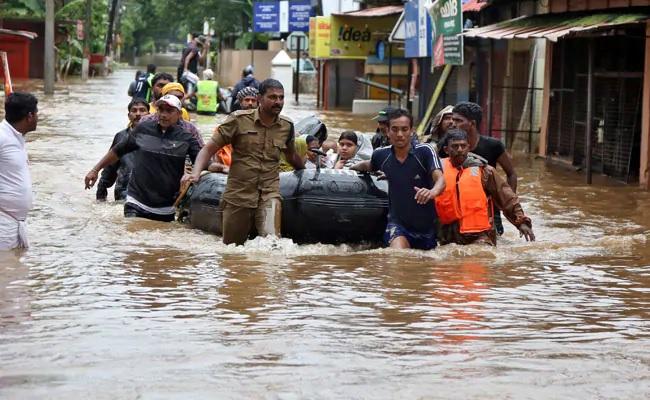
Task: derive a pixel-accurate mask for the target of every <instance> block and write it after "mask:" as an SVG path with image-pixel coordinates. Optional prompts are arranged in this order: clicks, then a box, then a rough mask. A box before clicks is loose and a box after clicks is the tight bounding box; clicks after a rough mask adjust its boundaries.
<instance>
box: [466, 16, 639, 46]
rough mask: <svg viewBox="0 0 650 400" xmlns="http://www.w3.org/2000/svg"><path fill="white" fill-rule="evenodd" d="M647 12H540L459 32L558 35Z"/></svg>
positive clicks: (605, 25)
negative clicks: (589, 13)
mask: <svg viewBox="0 0 650 400" xmlns="http://www.w3.org/2000/svg"><path fill="white" fill-rule="evenodd" d="M648 18H650V13H625V12H621V13H611V12H609V13H598V14H591V15H585V14H579V15H576V14H543V15H535V16H532V17H520V18H516V19H511V20H508V21H504V22H499V23H496V24H493V25H488V26H484V27H481V28H474V29H470V30H468V31H466V32H463V36H465V37H477V38H485V39H548V40H550V41H552V42H557V40H558V39H560V38H563V37H566V36H571V35H577V34H580V33H586V32H591V31H596V30H601V29H607V28H613V27H618V26H623V25H631V24H637V23H641V22H645V21H646V20H648Z"/></svg>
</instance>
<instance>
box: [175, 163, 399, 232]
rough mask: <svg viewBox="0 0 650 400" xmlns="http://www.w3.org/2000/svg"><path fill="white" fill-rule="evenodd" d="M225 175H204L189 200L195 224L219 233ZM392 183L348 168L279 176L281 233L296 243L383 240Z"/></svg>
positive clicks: (189, 211) (187, 203)
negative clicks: (220, 207) (220, 203)
mask: <svg viewBox="0 0 650 400" xmlns="http://www.w3.org/2000/svg"><path fill="white" fill-rule="evenodd" d="M227 179H228V176H227V175H224V174H219V173H210V174H205V175H203V176H202V177H201V180H200V181H199V182H198V183H197V184H195V185H194V188H193V190H192V192H191V194H190V195H189V198H188V199H187V201H186V202H185V210H184V211H185V213H186V214H188V217H189V218H187V220H189V223H190V225H191V226H192V227H194V228H198V229H201V230H204V231H207V232H212V233H216V234H218V235H221V211H220V210H219V201H220V200H221V196H222V194H223V192H224V190H225V188H226V181H227ZM387 190H388V185H387V184H386V182H385V181H378V180H377V178H376V177H374V176H371V175H368V174H359V173H356V172H354V171H349V170H333V169H320V170H315V169H306V170H301V171H295V172H283V173H281V174H280V192H281V194H282V236H283V237H287V238H290V239H292V240H293V241H295V242H297V243H317V242H320V243H332V244H336V243H359V242H379V241H380V240H381V238H382V235H383V232H384V229H385V227H386V215H387V213H388V194H387Z"/></svg>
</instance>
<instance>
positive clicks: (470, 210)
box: [436, 158, 492, 233]
mask: <svg viewBox="0 0 650 400" xmlns="http://www.w3.org/2000/svg"><path fill="white" fill-rule="evenodd" d="M442 162H443V164H442V170H443V175H444V178H445V184H446V187H445V191H444V192H442V193H441V194H440V196H438V197H436V212H437V214H438V219H439V220H440V223H441V224H443V225H448V224H451V223H453V222H456V221H459V220H460V233H479V232H485V231H487V230H490V229H492V224H491V223H490V217H489V214H490V212H491V208H492V204H491V202H490V201H489V200H488V197H487V195H486V194H485V190H483V183H482V179H481V178H482V176H483V169H482V168H481V167H469V168H463V169H461V170H459V169H457V168H455V167H454V166H453V164H452V163H451V160H450V159H449V158H445V159H443V160H442Z"/></svg>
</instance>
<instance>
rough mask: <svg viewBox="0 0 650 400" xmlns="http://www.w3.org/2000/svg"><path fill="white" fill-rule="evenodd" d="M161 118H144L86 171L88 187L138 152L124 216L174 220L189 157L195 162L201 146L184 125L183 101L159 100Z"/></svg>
mask: <svg viewBox="0 0 650 400" xmlns="http://www.w3.org/2000/svg"><path fill="white" fill-rule="evenodd" d="M156 108H157V110H158V120H157V121H155V120H147V121H142V122H140V123H139V124H138V125H137V126H136V127H135V128H134V129H133V131H132V134H131V135H128V136H127V137H126V139H125V140H123V141H121V142H120V143H118V144H117V145H115V146H114V147H113V148H112V149H110V150H109V151H108V153H106V155H105V156H104V157H103V158H102V159H101V160H100V161H99V162H98V163H97V165H95V167H93V168H92V169H91V170H90V172H88V174H87V175H86V178H85V184H86V189H90V188H91V187H92V186H93V185H94V184H95V182H96V181H97V174H98V173H99V171H100V170H102V169H103V168H105V167H107V166H108V165H111V164H113V163H115V162H116V161H118V160H119V159H120V158H121V157H123V156H124V155H126V154H129V153H131V152H135V160H134V169H133V172H132V174H131V179H129V185H128V187H127V190H126V203H125V204H124V216H126V217H141V218H147V219H152V220H156V221H164V222H171V221H173V220H174V214H175V211H176V210H175V208H174V201H175V199H176V196H177V195H178V191H179V188H180V179H181V177H182V176H183V172H184V167H185V158H186V157H187V156H189V157H190V160H191V161H192V162H194V160H195V159H196V156H197V155H198V153H199V151H200V146H199V143H198V141H197V140H196V138H194V137H193V136H192V135H191V134H190V133H189V132H188V131H187V130H185V129H183V126H182V125H181V124H179V120H180V118H181V108H182V106H181V102H180V100H179V99H178V98H177V97H175V96H172V95H169V94H168V95H165V96H163V97H161V98H160V100H158V101H157V102H156Z"/></svg>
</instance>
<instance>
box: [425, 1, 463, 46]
mask: <svg viewBox="0 0 650 400" xmlns="http://www.w3.org/2000/svg"><path fill="white" fill-rule="evenodd" d="M429 14H430V15H431V21H433V26H434V33H433V40H434V41H435V40H436V39H437V38H438V36H440V35H444V36H453V35H458V34H459V33H462V32H463V4H462V1H461V0H437V1H434V2H433V4H432V5H431V8H430V9H429Z"/></svg>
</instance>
